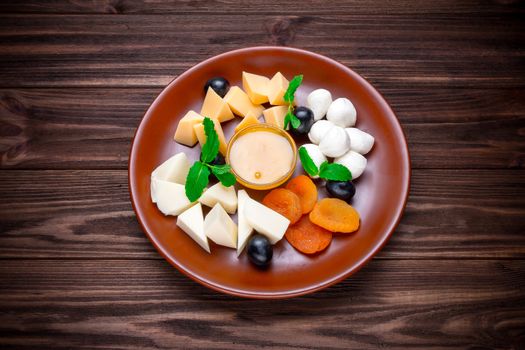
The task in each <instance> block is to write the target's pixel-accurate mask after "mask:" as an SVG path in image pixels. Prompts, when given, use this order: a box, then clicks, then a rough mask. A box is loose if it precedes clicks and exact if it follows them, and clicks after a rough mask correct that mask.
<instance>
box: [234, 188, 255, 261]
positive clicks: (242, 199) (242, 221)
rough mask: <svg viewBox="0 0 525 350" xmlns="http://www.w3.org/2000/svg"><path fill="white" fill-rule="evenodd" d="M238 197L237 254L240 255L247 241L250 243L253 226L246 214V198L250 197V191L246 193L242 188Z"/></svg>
mask: <svg viewBox="0 0 525 350" xmlns="http://www.w3.org/2000/svg"><path fill="white" fill-rule="evenodd" d="M237 197H238V210H237V223H238V225H237V226H238V227H237V256H239V255H240V254H241V253H242V251H243V249H244V247H246V243H248V239H249V238H250V236H251V235H252V233H253V227H251V226H250V225H249V224H248V221H246V215H245V214H244V207H245V205H246V200H247V199H249V198H250V197H249V196H248V193H246V191H245V190H240V191H239V192H237Z"/></svg>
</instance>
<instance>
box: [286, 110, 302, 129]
mask: <svg viewBox="0 0 525 350" xmlns="http://www.w3.org/2000/svg"><path fill="white" fill-rule="evenodd" d="M288 113H290V112H288ZM290 114H291V117H290V121H291V123H292V128H294V129H297V128H298V127H299V125H301V121H300V120H299V118H297V117H296V116H295V114H293V113H290Z"/></svg>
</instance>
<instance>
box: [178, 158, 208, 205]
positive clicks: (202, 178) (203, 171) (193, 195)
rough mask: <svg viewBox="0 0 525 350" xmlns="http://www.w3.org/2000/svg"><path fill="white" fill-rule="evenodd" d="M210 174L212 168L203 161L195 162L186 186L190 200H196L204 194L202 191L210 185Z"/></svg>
mask: <svg viewBox="0 0 525 350" xmlns="http://www.w3.org/2000/svg"><path fill="white" fill-rule="evenodd" d="M209 176H210V169H208V168H207V167H206V165H204V164H203V163H201V162H199V161H197V162H195V163H193V165H192V166H191V168H190V171H189V172H188V176H187V177H186V185H185V186H184V189H185V192H186V197H188V199H189V200H190V202H195V201H196V200H197V199H199V197H200V196H201V195H202V192H203V191H204V189H205V188H206V186H207V185H208V181H209V180H208V177H209Z"/></svg>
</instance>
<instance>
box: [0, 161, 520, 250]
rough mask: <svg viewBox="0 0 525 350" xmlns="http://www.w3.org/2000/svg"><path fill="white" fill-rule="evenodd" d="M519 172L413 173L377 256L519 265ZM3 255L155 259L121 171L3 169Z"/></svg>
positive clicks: (0, 179) (0, 210)
mask: <svg viewBox="0 0 525 350" xmlns="http://www.w3.org/2000/svg"><path fill="white" fill-rule="evenodd" d="M523 175H524V174H523V171H521V170H418V171H414V172H413V178H412V187H411V195H410V199H409V202H408V206H407V208H406V212H405V214H404V216H403V219H402V220H401V223H400V225H399V227H398V229H397V231H396V232H395V233H394V235H393V236H392V239H391V240H390V242H389V243H388V244H387V246H386V247H385V249H384V250H383V251H382V252H381V254H380V255H379V257H380V258H384V259H391V258H414V259H427V258H520V259H523V258H525V235H523V232H525V222H524V221H523V218H524V217H525V176H523ZM0 198H2V201H1V202H0V228H1V229H0V231H1V232H2V234H1V235H0V258H35V257H38V258H95V257H96V258H151V259H161V257H160V255H158V254H157V253H156V252H155V251H154V248H153V247H152V245H151V244H150V243H149V241H148V240H147V239H146V237H145V235H144V234H143V233H142V231H141V229H140V227H139V225H138V223H137V221H136V218H135V215H134V212H133V210H132V208H131V203H130V201H129V195H128V190H127V173H126V171H124V170H112V171H108V170H103V171H102V170H100V171H99V170H91V171H18V170H16V171H15V170H10V171H0Z"/></svg>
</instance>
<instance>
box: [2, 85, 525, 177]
mask: <svg viewBox="0 0 525 350" xmlns="http://www.w3.org/2000/svg"><path fill="white" fill-rule="evenodd" d="M380 91H381V92H382V93H383V94H384V96H385V98H386V99H387V100H388V101H389V103H390V104H391V106H392V108H393V109H394V111H395V112H396V114H397V116H398V118H399V120H400V122H401V124H402V126H403V129H404V131H405V134H406V137H407V140H408V144H409V149H410V155H411V158H412V167H413V168H414V169H422V168H456V169H457V168H484V169H487V168H516V169H523V168H524V167H525V142H524V141H523V140H524V138H523V135H524V133H525V114H524V113H523V111H524V110H525V92H524V91H525V90H523V89H473V88H462V89H451V88H443V87H442V88H433V89H426V88H424V87H421V86H417V85H416V86H413V87H410V88H382V89H380ZM159 92H160V89H159V88H130V89H122V88H82V89H64V88H62V89H60V88H48V89H0V167H1V168H4V169H73V168H76V169H126V168H127V164H128V154H129V149H130V147H131V139H132V138H133V134H134V132H135V129H136V128H137V126H138V124H139V123H140V120H141V118H142V116H143V115H144V113H145V111H146V110H147V108H148V106H149V104H150V103H151V102H152V101H153V100H154V99H155V97H156V96H157V95H158V93H159Z"/></svg>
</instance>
